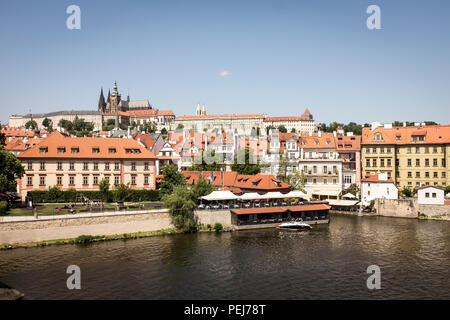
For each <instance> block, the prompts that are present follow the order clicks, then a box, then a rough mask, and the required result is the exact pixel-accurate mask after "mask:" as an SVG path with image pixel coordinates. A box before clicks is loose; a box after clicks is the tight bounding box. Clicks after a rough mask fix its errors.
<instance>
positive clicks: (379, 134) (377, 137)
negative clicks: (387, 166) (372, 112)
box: [375, 132, 383, 141]
mask: <svg viewBox="0 0 450 320" xmlns="http://www.w3.org/2000/svg"><path fill="white" fill-rule="evenodd" d="M375 140H377V141H381V140H383V136H382V135H381V133H379V132H378V133H376V134H375Z"/></svg>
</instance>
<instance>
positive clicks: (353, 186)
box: [342, 183, 359, 196]
mask: <svg viewBox="0 0 450 320" xmlns="http://www.w3.org/2000/svg"><path fill="white" fill-rule="evenodd" d="M347 193H351V194H352V195H354V196H356V194H357V193H359V187H358V186H357V185H356V184H355V183H352V184H351V185H350V186H349V187H348V188H347V189H345V190H344V191H342V195H344V194H347Z"/></svg>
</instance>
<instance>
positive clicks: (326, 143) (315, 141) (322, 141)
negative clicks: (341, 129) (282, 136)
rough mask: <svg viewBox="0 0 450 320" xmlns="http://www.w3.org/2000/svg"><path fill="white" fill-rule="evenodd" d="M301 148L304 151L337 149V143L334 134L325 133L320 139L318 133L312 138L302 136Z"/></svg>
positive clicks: (306, 135)
mask: <svg viewBox="0 0 450 320" xmlns="http://www.w3.org/2000/svg"><path fill="white" fill-rule="evenodd" d="M300 147H301V148H303V149H336V143H335V140H334V135H333V134H332V133H328V132H323V133H322V135H321V136H320V137H319V135H318V134H317V133H315V134H313V135H311V136H310V135H309V134H302V135H301V137H300Z"/></svg>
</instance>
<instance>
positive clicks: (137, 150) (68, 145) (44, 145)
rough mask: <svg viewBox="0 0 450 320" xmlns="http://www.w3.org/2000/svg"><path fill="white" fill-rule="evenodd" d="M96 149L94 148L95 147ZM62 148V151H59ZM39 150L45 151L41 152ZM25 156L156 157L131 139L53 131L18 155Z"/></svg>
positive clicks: (82, 157) (86, 157)
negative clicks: (77, 135)
mask: <svg viewBox="0 0 450 320" xmlns="http://www.w3.org/2000/svg"><path fill="white" fill-rule="evenodd" d="M97 148H98V150H94V149H97ZM59 149H64V150H63V151H64V152H59V151H60V150H59ZM41 150H45V152H43V153H41ZM18 158H19V159H26V158H60V159H63V158H64V159H67V158H68V159H156V157H155V155H154V154H153V153H151V152H150V151H148V150H147V149H146V148H145V147H144V146H142V145H141V144H139V143H138V142H137V141H136V140H133V139H122V138H98V137H95V138H91V137H83V138H75V137H69V136H66V135H63V134H61V133H60V132H59V131H54V132H53V133H52V134H50V136H48V137H47V138H45V139H42V141H41V142H39V143H38V144H36V145H35V146H33V147H31V148H29V149H28V150H26V151H24V152H22V153H20V154H19V155H18Z"/></svg>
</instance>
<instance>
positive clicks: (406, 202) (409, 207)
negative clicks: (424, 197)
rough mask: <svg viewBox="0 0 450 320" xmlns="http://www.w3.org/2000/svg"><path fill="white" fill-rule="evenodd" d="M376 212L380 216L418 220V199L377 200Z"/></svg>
mask: <svg viewBox="0 0 450 320" xmlns="http://www.w3.org/2000/svg"><path fill="white" fill-rule="evenodd" d="M375 210H376V213H377V214H378V215H380V216H386V217H402V218H417V217H418V215H419V213H418V204H417V199H414V198H410V199H376V200H375Z"/></svg>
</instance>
